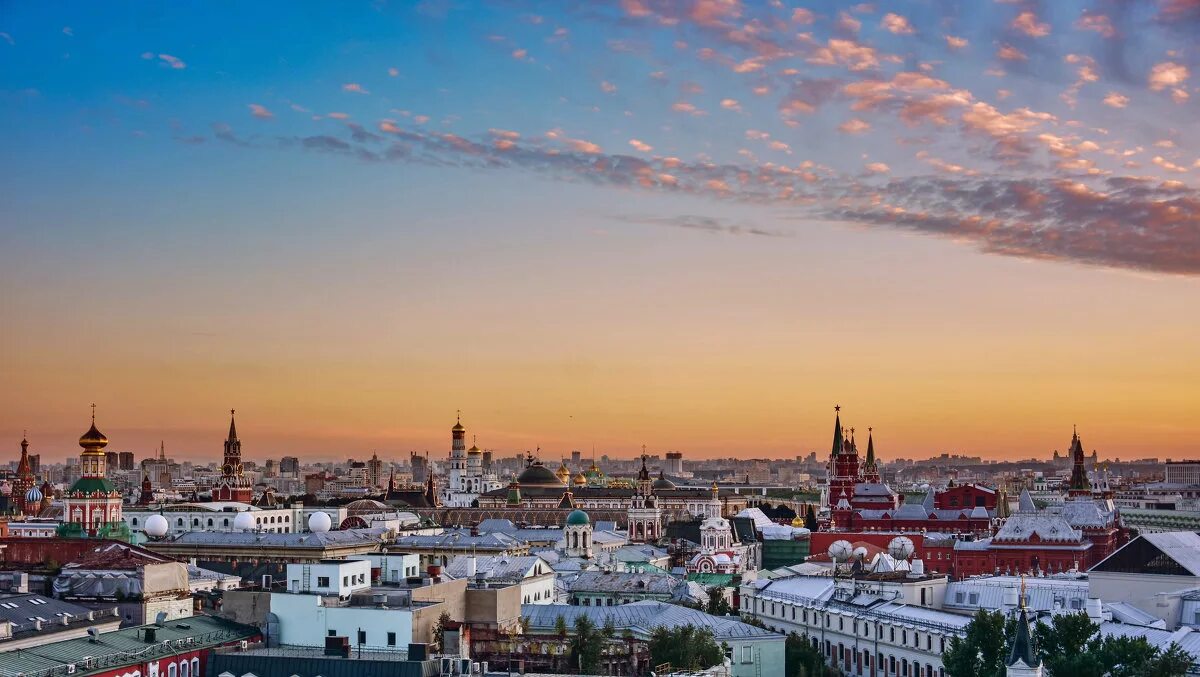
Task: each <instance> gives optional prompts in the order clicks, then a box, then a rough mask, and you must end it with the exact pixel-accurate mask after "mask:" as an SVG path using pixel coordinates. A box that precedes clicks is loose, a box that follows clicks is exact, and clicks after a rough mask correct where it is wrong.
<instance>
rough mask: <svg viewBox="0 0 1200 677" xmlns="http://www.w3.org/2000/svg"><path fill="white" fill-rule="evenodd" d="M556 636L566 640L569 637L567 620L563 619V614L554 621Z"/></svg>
mask: <svg viewBox="0 0 1200 677" xmlns="http://www.w3.org/2000/svg"><path fill="white" fill-rule="evenodd" d="M554 634H556V635H558V636H559V637H562V638H566V636H567V619H565V618H563V615H562V614H559V615H558V618H555V619H554Z"/></svg>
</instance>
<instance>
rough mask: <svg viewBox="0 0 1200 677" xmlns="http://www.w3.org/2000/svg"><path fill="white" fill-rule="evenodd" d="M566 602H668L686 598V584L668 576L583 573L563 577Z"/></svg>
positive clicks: (599, 572)
mask: <svg viewBox="0 0 1200 677" xmlns="http://www.w3.org/2000/svg"><path fill="white" fill-rule="evenodd" d="M563 582H564V586H565V587H566V591H567V603H568V604H572V605H576V606H617V605H621V604H631V603H633V602H640V601H643V600H653V601H659V602H669V601H671V600H677V599H683V598H685V597H686V595H687V583H686V581H684V580H682V579H680V578H677V577H675V576H671V575H668V574H649V573H646V574H643V573H619V572H615V571H606V570H601V571H580V572H578V573H576V574H572V575H570V576H569V577H568V576H564V577H563Z"/></svg>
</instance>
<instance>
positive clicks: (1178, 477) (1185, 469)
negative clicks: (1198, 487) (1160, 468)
mask: <svg viewBox="0 0 1200 677" xmlns="http://www.w3.org/2000/svg"><path fill="white" fill-rule="evenodd" d="M1165 481H1166V482H1167V483H1169V484H1200V461H1167V469H1166V478H1165Z"/></svg>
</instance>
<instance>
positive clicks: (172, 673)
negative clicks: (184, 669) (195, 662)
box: [167, 663, 179, 677]
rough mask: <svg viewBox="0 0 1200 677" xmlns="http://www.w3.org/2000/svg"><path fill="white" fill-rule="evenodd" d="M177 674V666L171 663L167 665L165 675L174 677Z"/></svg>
mask: <svg viewBox="0 0 1200 677" xmlns="http://www.w3.org/2000/svg"><path fill="white" fill-rule="evenodd" d="M178 674H179V668H178V667H177V666H176V665H175V664H174V663H171V664H170V665H168V666H167V677H176V676H177V675H178Z"/></svg>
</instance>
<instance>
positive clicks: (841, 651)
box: [741, 577, 971, 677]
mask: <svg viewBox="0 0 1200 677" xmlns="http://www.w3.org/2000/svg"><path fill="white" fill-rule="evenodd" d="M798 578H800V577H798ZM814 578H817V577H814ZM827 580H828V579H827ZM937 580H940V581H941V583H940V586H941V588H942V591H943V593H944V586H945V579H944V578H942V579H937ZM904 587H906V588H908V587H911V588H912V589H911V590H904V591H903V593H901V595H903V596H902V597H899V598H898V599H897V601H893V602H885V603H883V604H879V605H876V606H873V607H871V608H869V609H868V608H866V607H855V606H853V605H850V604H844V605H843V604H830V603H829V597H830V593H831V592H832V583H831V584H830V586H828V587H826V586H821V585H819V584H816V585H813V586H811V591H810V594H814V596H808V595H804V594H793V593H788V592H784V591H774V590H771V588H770V587H769V586H768V587H767V588H765V589H761V590H760V589H757V588H756V587H755V586H753V585H746V586H743V587H742V598H741V603H742V608H741V611H742V613H743V614H746V615H749V616H753V617H755V618H757V619H759V620H761V621H762V622H763V623H765V624H766V625H767V627H768V628H771V629H773V630H775V631H777V632H783V633H789V632H797V633H799V634H800V635H802V636H806V637H807V638H808V640H809V641H810V642H812V644H813V646H814V647H816V648H817V649H818V650H819V651H820V652H821V655H822V656H824V657H825V660H826V661H827V662H828V663H829V664H830V665H832V666H835V667H837V668H838V669H840V670H842V671H844V672H846V673H849V674H855V675H868V676H872V677H885V676H892V675H908V676H909V677H943V675H944V672H943V666H942V660H941V656H942V653H943V652H944V651H945V650H946V647H947V646H948V644H949V642H950V639H951V638H952V637H955V636H957V635H959V634H960V633H961V632H963V630H964V628H966V626H967V624H968V623H970V621H971V619H970V618H969V617H966V616H958V615H955V614H950V613H946V612H944V611H938V610H936V609H934V608H930V607H931V606H932V605H933V603H934V599H935V597H936V594H935V590H936V587H937V584H936V583H934V582H933V581H931V582H930V587H929V589H927V590H926V592H925V593H924V594H923V595H922V594H921V593H920V592H919V589H920V588H921V587H923V586H919V585H918V586H904ZM817 591H820V592H817ZM881 592H882V591H881ZM904 597H924V598H925V599H926V601H927V604H928V605H929V606H924V607H923V606H920V605H919V604H917V605H914V604H906V603H904V602H903V601H901V600H903V599H904Z"/></svg>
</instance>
